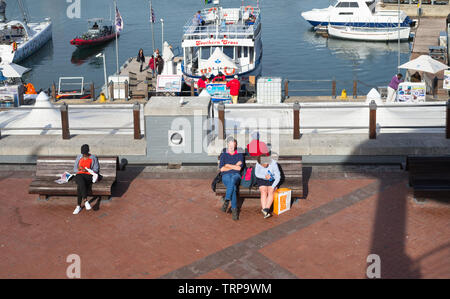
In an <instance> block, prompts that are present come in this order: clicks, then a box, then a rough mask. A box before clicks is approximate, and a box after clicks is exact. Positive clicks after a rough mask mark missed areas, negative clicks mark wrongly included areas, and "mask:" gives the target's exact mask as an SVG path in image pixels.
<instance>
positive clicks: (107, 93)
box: [103, 52, 109, 99]
mask: <svg viewBox="0 0 450 299" xmlns="http://www.w3.org/2000/svg"><path fill="white" fill-rule="evenodd" d="M103 74H104V75H105V86H106V98H107V99H109V91H108V78H107V77H106V56H105V53H104V52H103Z"/></svg>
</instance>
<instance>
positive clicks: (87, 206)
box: [84, 200, 91, 210]
mask: <svg viewBox="0 0 450 299" xmlns="http://www.w3.org/2000/svg"><path fill="white" fill-rule="evenodd" d="M84 207H85V208H86V210H90V209H91V205H90V204H89V201H88V200H86V202H85V203H84Z"/></svg>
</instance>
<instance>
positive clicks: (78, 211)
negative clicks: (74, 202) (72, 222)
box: [73, 206, 81, 215]
mask: <svg viewBox="0 0 450 299" xmlns="http://www.w3.org/2000/svg"><path fill="white" fill-rule="evenodd" d="M80 211H81V207H80V206H77V207H76V208H75V210H74V211H73V214H74V215H77V214H78V213H80Z"/></svg>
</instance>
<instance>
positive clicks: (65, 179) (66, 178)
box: [55, 171, 74, 184]
mask: <svg viewBox="0 0 450 299" xmlns="http://www.w3.org/2000/svg"><path fill="white" fill-rule="evenodd" d="M73 176H74V175H73V174H70V173H68V172H67V171H66V172H64V173H63V174H62V175H61V177H60V178H59V179H57V180H56V181H55V183H58V184H65V183H68V182H69V180H70V179H71V178H72V177H73Z"/></svg>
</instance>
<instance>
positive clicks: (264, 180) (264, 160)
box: [255, 156, 281, 218]
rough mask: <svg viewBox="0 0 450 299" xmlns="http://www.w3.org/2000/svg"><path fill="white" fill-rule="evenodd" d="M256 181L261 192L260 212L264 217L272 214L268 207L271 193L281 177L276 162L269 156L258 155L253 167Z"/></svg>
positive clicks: (270, 201) (271, 198) (271, 199)
mask: <svg viewBox="0 0 450 299" xmlns="http://www.w3.org/2000/svg"><path fill="white" fill-rule="evenodd" d="M255 176H256V183H257V185H258V187H259V191H260V192H261V208H262V210H261V212H262V213H263V215H264V218H269V217H270V216H272V215H271V214H270V207H271V206H272V203H273V193H274V192H275V190H276V189H277V187H278V184H279V183H280V179H281V173H280V169H279V168H278V164H277V162H276V161H275V160H274V159H272V157H271V156H260V157H258V162H257V163H256V167H255Z"/></svg>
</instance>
